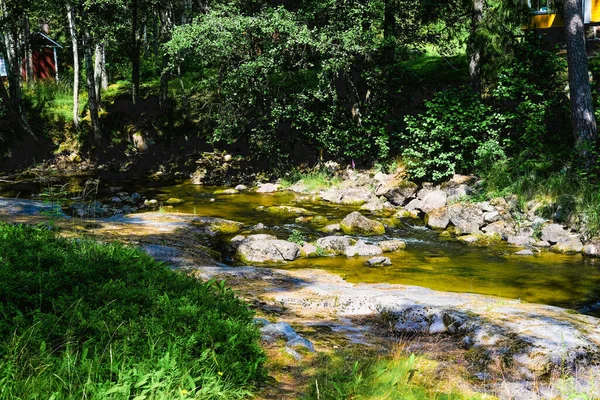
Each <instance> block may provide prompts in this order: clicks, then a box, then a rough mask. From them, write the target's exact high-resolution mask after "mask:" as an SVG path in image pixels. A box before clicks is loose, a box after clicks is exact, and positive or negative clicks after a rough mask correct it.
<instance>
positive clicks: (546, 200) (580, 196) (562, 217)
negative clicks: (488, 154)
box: [484, 163, 600, 236]
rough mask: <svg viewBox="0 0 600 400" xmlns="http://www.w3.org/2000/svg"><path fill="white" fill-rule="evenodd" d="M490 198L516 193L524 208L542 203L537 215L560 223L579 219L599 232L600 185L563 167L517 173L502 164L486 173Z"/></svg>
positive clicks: (591, 231) (588, 229)
mask: <svg viewBox="0 0 600 400" xmlns="http://www.w3.org/2000/svg"><path fill="white" fill-rule="evenodd" d="M484 183H485V189H486V191H487V197H489V198H493V197H502V196H507V195H512V194H515V195H516V196H517V199H518V203H519V206H520V208H521V211H523V212H525V211H528V210H527V204H528V203H529V202H535V203H541V204H542V205H541V207H539V208H538V211H537V212H536V214H537V215H539V216H541V217H544V218H548V219H555V220H557V221H558V222H569V221H570V222H577V220H578V222H579V223H580V224H582V225H583V226H585V228H586V233H587V234H588V235H591V236H594V235H597V234H598V233H600V187H599V185H598V184H597V183H595V182H594V181H593V180H590V179H588V178H587V177H585V176H582V175H579V174H577V172H576V171H575V170H569V169H567V168H563V169H562V170H559V171H542V170H536V169H533V168H532V169H530V170H529V171H521V172H519V173H515V172H513V171H511V170H510V166H509V165H508V164H506V163H499V164H497V165H495V166H494V167H493V168H491V169H490V170H489V171H486V173H485V175H484Z"/></svg>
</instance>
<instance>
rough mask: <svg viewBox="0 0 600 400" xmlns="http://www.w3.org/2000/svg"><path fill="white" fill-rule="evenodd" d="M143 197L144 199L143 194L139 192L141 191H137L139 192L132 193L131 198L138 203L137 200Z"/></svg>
mask: <svg viewBox="0 0 600 400" xmlns="http://www.w3.org/2000/svg"><path fill="white" fill-rule="evenodd" d="M141 199H142V195H141V194H139V193H137V192H135V193H133V194H132V195H131V200H132V201H133V202H134V203H137V202H138V201H140V200H141Z"/></svg>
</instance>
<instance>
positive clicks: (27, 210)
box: [0, 198, 64, 216]
mask: <svg viewBox="0 0 600 400" xmlns="http://www.w3.org/2000/svg"><path fill="white" fill-rule="evenodd" d="M44 213H52V214H55V215H57V216H64V214H63V212H62V211H61V209H60V206H59V205H58V204H51V203H45V202H43V201H35V200H20V199H4V198H0V214H5V215H24V216H28V215H40V214H44Z"/></svg>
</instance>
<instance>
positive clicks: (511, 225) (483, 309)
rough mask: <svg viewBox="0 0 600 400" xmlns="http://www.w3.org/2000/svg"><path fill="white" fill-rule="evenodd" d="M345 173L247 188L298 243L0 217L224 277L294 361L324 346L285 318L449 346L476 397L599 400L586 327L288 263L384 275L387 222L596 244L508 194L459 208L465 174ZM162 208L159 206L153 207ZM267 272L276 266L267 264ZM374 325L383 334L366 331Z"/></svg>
mask: <svg viewBox="0 0 600 400" xmlns="http://www.w3.org/2000/svg"><path fill="white" fill-rule="evenodd" d="M349 175H350V176H349V178H348V179H347V180H345V181H343V182H342V184H341V185H339V186H338V187H335V188H331V189H328V190H324V191H321V192H311V191H309V190H307V188H306V187H303V183H302V182H298V183H296V184H295V185H293V186H292V187H291V188H289V190H291V191H293V192H295V193H297V194H295V195H293V196H291V197H285V200H286V204H280V202H272V201H271V200H268V199H273V198H276V197H277V196H279V194H278V193H281V192H280V190H281V189H280V188H279V187H278V186H277V185H276V184H270V185H262V186H260V187H259V188H258V190H259V191H260V192H262V193H265V194H263V195H261V196H267V197H261V199H263V200H264V199H267V200H265V201H264V203H263V204H261V205H258V206H252V209H253V210H255V211H256V213H257V214H253V215H254V216H256V215H261V216H264V220H265V221H271V222H274V221H289V220H292V221H295V224H296V225H295V226H298V227H302V226H309V227H311V229H312V230H311V231H306V232H313V231H314V233H311V234H310V235H308V236H310V237H306V238H304V237H301V238H299V237H296V238H293V237H292V236H293V235H291V236H290V237H287V236H288V235H289V232H290V229H287V228H286V229H283V230H280V228H278V227H277V226H273V225H271V226H270V227H269V226H266V225H264V224H262V223H259V222H260V221H257V220H253V221H252V223H250V222H249V220H246V221H244V222H237V221H233V220H229V219H226V218H219V217H214V216H213V217H209V216H204V215H200V214H198V213H196V214H194V213H182V212H170V211H166V210H165V209H164V208H163V209H161V210H160V211H154V212H143V213H136V214H126V213H117V214H116V215H113V216H112V217H108V218H94V219H89V218H82V217H86V216H87V215H83V216H76V217H75V218H69V217H65V216H64V215H60V210H57V208H56V206H52V205H49V204H46V203H43V202H36V201H29V200H13V199H0V219H2V220H5V221H10V222H23V223H38V222H43V221H47V220H48V219H49V218H51V219H52V221H53V224H54V226H58V227H60V228H61V229H62V230H63V233H64V234H65V235H67V236H73V237H77V236H80V235H82V234H83V235H85V236H91V237H94V238H96V239H98V240H120V241H123V242H126V243H129V244H132V245H136V246H140V247H141V248H143V249H144V250H146V251H147V252H148V253H150V254H151V255H153V256H154V257H156V258H158V259H160V260H163V261H165V262H166V263H167V264H169V265H171V266H172V267H174V268H178V269H181V270H186V271H188V272H189V273H192V274H195V275H196V276H198V277H200V278H202V279H212V278H217V279H225V280H226V281H227V282H228V284H229V285H231V286H232V287H234V288H235V289H236V290H238V291H239V293H240V294H241V295H242V296H243V297H245V298H246V299H247V300H249V301H251V302H252V303H253V304H255V305H256V306H257V307H258V309H259V310H264V311H265V312H268V314H269V315H270V321H266V322H265V321H261V322H260V323H261V324H262V325H265V326H264V327H263V330H264V331H265V333H264V335H265V341H267V342H268V341H269V340H270V339H269V337H273V335H279V333H281V335H283V336H284V337H285V338H286V348H289V349H290V350H289V352H288V353H289V354H291V355H292V356H293V357H295V358H297V359H298V360H300V359H301V358H302V354H301V353H298V352H297V351H296V350H297V348H298V346H300V347H302V348H304V349H309V350H312V347H313V346H314V348H315V349H316V350H317V351H322V350H325V348H324V347H323V346H324V345H323V344H321V343H320V342H319V338H318V335H317V336H316V337H311V340H312V342H314V343H312V342H311V341H308V340H306V338H304V337H302V336H300V335H298V334H297V333H295V332H294V334H292V333H291V331H289V330H288V328H287V326H286V325H285V323H287V322H290V323H292V325H293V326H294V327H296V328H302V326H308V325H311V324H312V325H315V324H318V325H320V326H321V325H322V326H329V327H330V328H331V329H333V330H335V331H336V332H339V333H340V335H343V336H345V337H346V338H347V339H348V340H350V341H353V342H358V343H363V344H365V345H368V344H369V343H372V342H373V341H374V337H373V335H374V334H376V335H378V336H379V337H378V340H381V339H384V340H385V339H386V338H388V339H389V340H396V339H393V338H397V337H399V336H400V337H405V338H406V337H424V336H427V337H430V336H434V337H449V338H452V340H453V343H454V346H455V347H456V348H457V349H460V351H462V352H464V354H465V357H466V356H467V355H468V357H469V360H470V367H469V369H468V373H469V374H470V375H471V377H472V379H473V380H474V381H475V384H474V385H475V387H476V388H478V389H479V390H484V391H487V392H489V393H494V394H496V395H498V396H499V397H501V398H522V399H532V398H553V397H556V396H561V393H563V394H564V390H569V391H570V392H569V393H573V391H576V392H580V393H585V394H586V395H588V396H589V397H600V385H598V384H596V383H597V382H600V369H599V365H600V326H599V324H598V319H597V318H594V317H591V316H586V315H581V314H579V313H577V312H574V311H571V310H567V309H562V308H558V307H552V306H547V305H541V304H532V303H526V302H522V301H520V300H511V299H505V298H501V297H494V296H483V295H476V294H468V293H448V292H441V291H435V290H431V289H427V288H422V287H417V286H409V285H398V284H383V283H380V284H368V283H350V282H348V281H347V280H345V279H343V277H341V276H340V275H339V274H333V273H330V272H327V271H323V270H315V269H305V268H304V269H293V268H292V269H290V268H288V267H287V264H289V263H290V262H292V261H294V260H307V261H306V263H310V260H319V259H330V260H332V261H333V262H335V260H340V262H341V260H344V259H357V260H360V262H361V263H366V264H367V265H366V266H365V267H364V268H385V267H386V266H389V264H390V263H391V260H390V258H392V259H393V260H400V259H401V258H402V256H403V254H405V253H404V251H409V250H410V247H411V246H412V245H413V243H411V242H410V241H409V240H408V241H407V240H404V239H405V238H404V237H403V238H396V237H393V236H394V235H390V232H395V231H394V229H395V226H397V225H398V224H401V223H402V221H406V220H414V221H417V220H418V219H423V220H424V224H425V225H427V226H428V227H429V229H431V230H432V231H431V232H432V233H433V232H436V234H439V235H440V237H442V238H444V237H447V238H449V239H450V240H454V239H457V240H458V241H460V242H463V243H465V244H468V245H479V246H483V245H486V246H487V245H489V244H493V243H495V242H498V241H502V240H503V239H504V240H506V241H507V242H508V243H510V244H511V245H514V246H515V247H514V250H508V251H511V252H512V253H514V254H515V255H519V253H520V254H522V255H524V256H529V257H533V256H534V255H535V254H539V252H540V251H542V252H558V253H574V252H581V251H584V252H585V253H587V254H589V255H594V254H595V253H594V250H593V249H594V248H593V246H594V243H595V240H593V239H592V238H588V237H586V236H585V232H584V231H583V233H582V232H580V231H576V230H574V227H573V226H571V225H569V224H567V223H557V222H558V221H554V220H550V219H544V218H542V217H540V216H539V215H536V213H533V214H532V215H531V217H524V216H523V215H522V211H518V210H517V208H516V206H513V205H512V204H511V199H510V198H502V199H493V200H491V201H486V202H479V203H477V202H472V201H465V196H466V195H468V194H469V192H470V191H472V190H473V187H474V186H475V185H476V184H477V183H476V181H475V180H474V179H473V178H472V177H455V178H454V180H453V181H451V182H448V183H446V184H444V185H440V186H432V185H424V186H423V187H421V188H418V187H417V186H416V185H414V184H411V183H410V182H405V181H399V180H398V179H397V177H394V176H386V175H383V174H380V175H379V176H378V175H374V176H371V175H367V174H360V173H355V172H350V173H349ZM374 182H379V183H374ZM247 190H248V188H246V187H238V188H236V189H233V188H231V189H230V190H226V191H221V192H219V193H211V194H210V195H209V197H208V198H207V200H206V201H207V202H208V203H209V204H215V203H217V204H215V205H216V206H217V207H218V203H219V201H220V200H219V196H229V197H231V198H235V196H243V195H242V193H245V192H246V191H247ZM121 195H122V196H121V197H124V198H128V197H129V198H132V197H134V196H133V195H129V194H127V193H121ZM138 196H139V197H138ZM138 196H135V197H136V199H135V201H136V202H139V203H138V204H143V202H142V199H143V195H138ZM268 196H273V197H272V198H271V197H268ZM286 196H287V195H286ZM121 197H119V198H121ZM215 198H216V200H215ZM168 199H171V200H172V201H171V203H172V204H173V207H174V210H175V211H177V210H178V206H179V207H182V208H180V209H181V210H184V208H183V206H184V205H186V204H187V203H189V201H188V200H187V199H185V198H184V199H178V198H176V197H173V198H171V197H169V198H168ZM146 200H147V201H151V200H153V199H148V198H147V199H146ZM175 200H181V201H175ZM314 201H321V202H327V203H329V204H332V205H333V206H332V208H334V209H337V207H340V209H338V211H336V212H335V213H333V214H327V213H322V212H318V211H322V210H324V209H323V207H322V206H320V207H321V208H319V209H310V210H309V209H307V208H304V207H303V205H304V204H307V203H308V202H314ZM113 203H115V202H113ZM159 203H161V204H160V205H162V204H165V203H164V202H160V201H159V200H157V201H156V204H159ZM153 204H154V203H153ZM160 205H159V206H160ZM194 207H195V206H194ZM357 209H359V210H358V211H352V210H357ZM340 210H341V211H340ZM194 211H195V208H194ZM518 213H519V214H518ZM496 228H498V229H496ZM500 228H501V229H500ZM282 236H283V237H282ZM452 238H454V239H452ZM584 243H585V245H584ZM407 247H408V249H407ZM584 247H585V250H584ZM405 249H407V250H405ZM508 249H511V248H508ZM224 255H229V256H231V257H233V259H235V260H237V263H239V264H246V265H252V264H260V265H262V267H256V266H235V267H231V266H227V265H225V264H222V263H221V262H222V260H224V259H225V260H227V259H228V258H227V256H226V257H225V258H223V257H224ZM572 257H575V256H572ZM296 262H298V261H296ZM449 262H450V263H451V260H449ZM306 263H304V264H302V265H307V264H306ZM269 264H274V265H278V266H280V267H284V269H282V268H272V267H271V268H267V267H265V265H269ZM289 265H293V263H292V264H289ZM381 271H383V270H381ZM273 310H275V311H273ZM292 315H293V318H292V317H290V316H292ZM278 324H279V325H278ZM381 324H385V325H387V326H388V327H389V329H388V330H387V331H382V330H380V329H376V328H375V327H376V326H377V325H381ZM290 328H291V327H290ZM271 330H275V331H276V332H275V333H273V332H271ZM269 332H270V333H269ZM277 332H279V333H277ZM286 332H287V333H286ZM286 335H287V336H286ZM288 336H289V337H288ZM288 342H289V343H288ZM565 377H567V380H565ZM565 382H568V385H566V386H565ZM567 386H568V387H567ZM566 387H567V389H565V388H566ZM561 390H562V391H563V392H561Z"/></svg>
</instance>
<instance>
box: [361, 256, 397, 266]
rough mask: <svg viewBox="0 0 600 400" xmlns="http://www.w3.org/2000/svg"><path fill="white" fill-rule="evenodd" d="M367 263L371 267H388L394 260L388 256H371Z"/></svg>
mask: <svg viewBox="0 0 600 400" xmlns="http://www.w3.org/2000/svg"><path fill="white" fill-rule="evenodd" d="M365 264H366V265H368V266H369V267H379V266H384V267H387V266H390V265H392V261H391V260H390V259H389V258H388V257H373V258H370V259H369V260H368V261H367V262H366V263H365Z"/></svg>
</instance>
